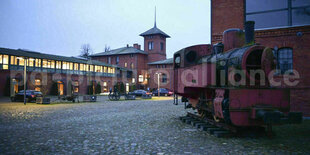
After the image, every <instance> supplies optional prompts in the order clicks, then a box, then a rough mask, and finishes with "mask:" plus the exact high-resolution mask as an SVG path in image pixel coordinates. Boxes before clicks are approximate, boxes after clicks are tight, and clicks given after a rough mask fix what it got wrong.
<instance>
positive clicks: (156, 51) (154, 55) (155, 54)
mask: <svg viewBox="0 0 310 155" xmlns="http://www.w3.org/2000/svg"><path fill="white" fill-rule="evenodd" d="M149 42H153V49H149V47H148V44H149ZM161 43H162V44H163V48H162V49H161V45H160V44H161ZM144 51H145V52H147V53H148V57H147V59H148V62H154V61H160V60H165V59H166V38H165V37H162V36H161V35H152V36H145V37H144Z"/></svg>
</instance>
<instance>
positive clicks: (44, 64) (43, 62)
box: [42, 59, 47, 68]
mask: <svg viewBox="0 0 310 155" xmlns="http://www.w3.org/2000/svg"><path fill="white" fill-rule="evenodd" d="M42 67H44V68H47V60H46V59H43V61H42Z"/></svg>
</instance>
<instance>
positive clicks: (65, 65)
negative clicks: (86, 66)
mask: <svg viewBox="0 0 310 155" xmlns="http://www.w3.org/2000/svg"><path fill="white" fill-rule="evenodd" d="M62 69H69V64H68V63H67V62H64V61H63V62H62Z"/></svg>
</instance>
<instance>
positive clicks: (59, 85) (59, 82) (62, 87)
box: [57, 81, 64, 95]
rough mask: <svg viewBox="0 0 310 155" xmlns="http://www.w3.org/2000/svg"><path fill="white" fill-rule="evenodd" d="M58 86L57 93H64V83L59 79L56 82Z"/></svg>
mask: <svg viewBox="0 0 310 155" xmlns="http://www.w3.org/2000/svg"><path fill="white" fill-rule="evenodd" d="M57 86H58V95H64V84H63V82H61V81H58V82H57Z"/></svg>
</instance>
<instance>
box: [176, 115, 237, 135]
mask: <svg viewBox="0 0 310 155" xmlns="http://www.w3.org/2000/svg"><path fill="white" fill-rule="evenodd" d="M180 120H181V121H182V122H183V123H186V124H190V125H192V126H194V127H196V128H197V129H201V130H203V131H207V132H208V133H209V134H211V135H214V136H216V137H231V136H232V135H234V133H235V132H236V131H237V130H236V129H235V128H234V127H231V126H228V125H227V124H224V123H217V122H215V121H213V120H211V119H207V118H201V117H200V116H198V115H196V114H193V113H190V112H188V113H187V115H186V116H182V117H180Z"/></svg>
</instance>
